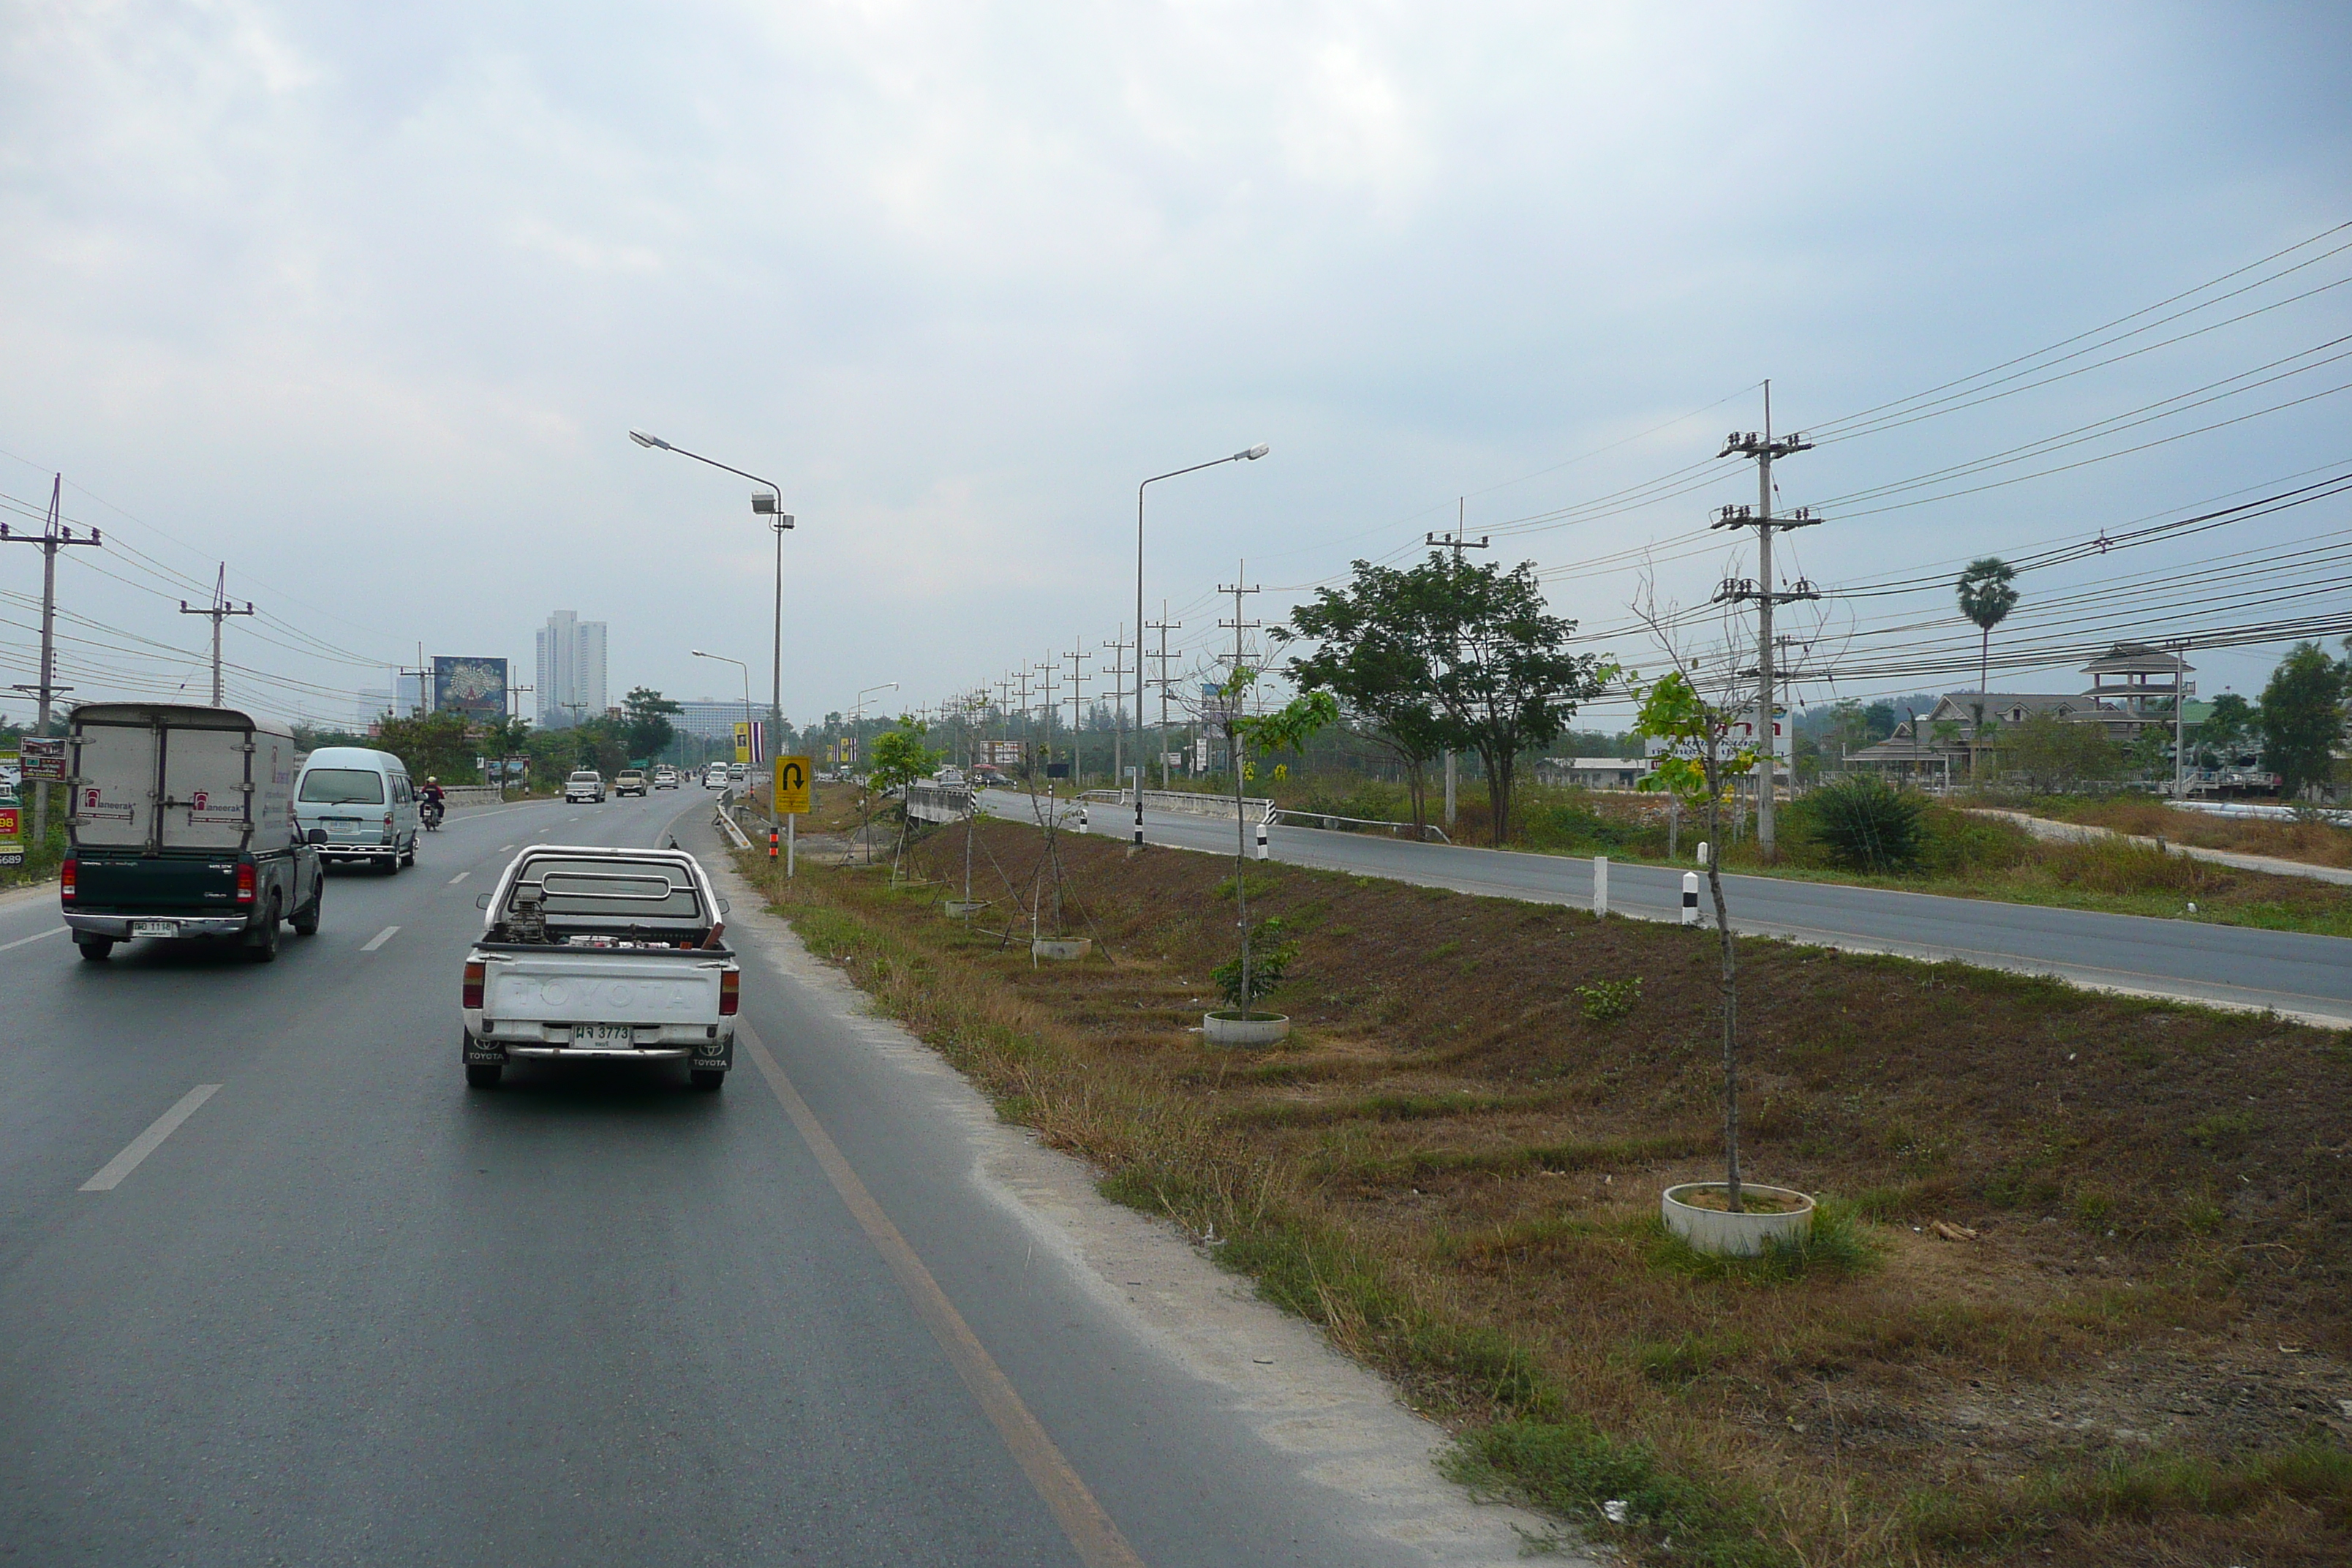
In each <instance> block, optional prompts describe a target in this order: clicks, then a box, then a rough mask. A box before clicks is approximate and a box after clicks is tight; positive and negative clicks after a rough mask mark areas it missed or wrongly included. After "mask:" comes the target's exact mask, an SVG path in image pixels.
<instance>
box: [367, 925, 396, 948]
mask: <svg viewBox="0 0 2352 1568" xmlns="http://www.w3.org/2000/svg"><path fill="white" fill-rule="evenodd" d="M399 929H400V928H399V927H398V926H386V927H384V928H383V930H382V931H378V932H376V933H375V935H373V936H372V937H370V938H368V940H367V944H366V945H365V946H364V947H362V948H361V949H360V951H361V952H374V951H375V950H376V949H377V948H379V947H382V946H383V944H384V943H385V942H390V941H391V940H392V933H393V932H394V931H398V930H399Z"/></svg>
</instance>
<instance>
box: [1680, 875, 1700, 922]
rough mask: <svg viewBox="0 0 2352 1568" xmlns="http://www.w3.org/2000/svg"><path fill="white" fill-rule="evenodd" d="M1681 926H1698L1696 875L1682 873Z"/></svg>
mask: <svg viewBox="0 0 2352 1568" xmlns="http://www.w3.org/2000/svg"><path fill="white" fill-rule="evenodd" d="M1683 924H1685V925H1686V926H1695V925H1696V924H1698V873H1697V872H1696V871H1685V872H1684V873H1683Z"/></svg>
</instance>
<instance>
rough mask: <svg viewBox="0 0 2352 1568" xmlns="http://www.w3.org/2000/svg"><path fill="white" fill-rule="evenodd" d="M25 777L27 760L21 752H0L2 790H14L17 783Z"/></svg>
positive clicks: (0, 784)
mask: <svg viewBox="0 0 2352 1568" xmlns="http://www.w3.org/2000/svg"><path fill="white" fill-rule="evenodd" d="M24 776H25V758H24V754H23V753H22V752H0V790H12V791H13V790H14V789H15V788H16V781H17V780H18V779H21V778H23V777H24Z"/></svg>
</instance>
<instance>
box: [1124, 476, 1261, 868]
mask: <svg viewBox="0 0 2352 1568" xmlns="http://www.w3.org/2000/svg"><path fill="white" fill-rule="evenodd" d="M1266 451H1267V448H1266V447H1265V444H1264V443H1260V444H1259V445H1257V446H1255V447H1251V448H1249V450H1247V451H1245V452H1235V453H1234V455H1233V456H1232V457H1230V458H1211V459H1209V461H1207V462H1205V463H1195V464H1193V465H1192V467H1191V468H1171V469H1169V470H1168V472H1166V473H1164V474H1154V475H1152V476H1151V477H1150V479H1146V480H1144V481H1143V484H1139V485H1138V486H1136V487H1135V626H1136V633H1135V645H1136V658H1135V733H1136V739H1137V740H1138V741H1141V739H1142V737H1143V490H1144V486H1145V485H1156V484H1158V483H1159V482H1160V480H1162V479H1175V478H1176V477H1177V476H1178V475H1180V474H1197V473H1199V472H1200V471H1201V470H1202V468H1215V467H1216V466H1217V465H1218V464H1220V463H1255V462H1256V461H1257V460H1258V459H1259V458H1263V457H1265V454H1266ZM1153 738H1154V740H1155V741H1156V742H1158V743H1159V746H1160V750H1161V751H1162V752H1165V751H1166V750H1167V749H1168V731H1167V729H1166V727H1165V726H1162V727H1161V728H1160V729H1159V730H1157V731H1154V732H1153ZM1135 847H1136V848H1138V849H1140V848H1142V847H1143V768H1142V766H1141V764H1140V763H1138V765H1137V767H1136V770H1135Z"/></svg>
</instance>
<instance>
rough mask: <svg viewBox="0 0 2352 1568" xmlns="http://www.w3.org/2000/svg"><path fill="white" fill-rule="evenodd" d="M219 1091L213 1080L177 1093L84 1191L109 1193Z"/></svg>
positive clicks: (100, 1169)
mask: <svg viewBox="0 0 2352 1568" xmlns="http://www.w3.org/2000/svg"><path fill="white" fill-rule="evenodd" d="M219 1092H220V1085H218V1084H216V1083H200V1084H198V1085H196V1087H195V1088H194V1089H190V1090H188V1092H187V1093H185V1094H184V1095H182V1096H180V1102H179V1103H178V1104H177V1105H174V1106H173V1107H172V1109H171V1110H167V1111H165V1112H163V1115H161V1116H159V1117H157V1118H155V1120H154V1121H152V1122H150V1123H149V1124H148V1127H147V1131H144V1132H142V1133H141V1134H139V1136H138V1137H136V1138H133V1139H132V1140H131V1142H130V1144H129V1145H128V1146H127V1147H126V1148H124V1150H123V1151H122V1152H121V1153H120V1154H117V1155H116V1156H115V1157H114V1158H113V1159H111V1160H109V1161H108V1162H107V1163H105V1164H103V1165H101V1166H100V1167H99V1171H98V1174H96V1175H95V1176H92V1177H91V1178H90V1179H89V1181H87V1182H84V1183H83V1184H81V1190H82V1191H83V1192H86V1193H110V1192H112V1191H113V1190H114V1189H115V1187H116V1186H117V1185H119V1184H121V1181H122V1178H123V1177H125V1176H127V1175H129V1174H130V1173H131V1172H133V1171H135V1170H137V1169H138V1168H139V1163H140V1162H141V1161H142V1160H144V1159H145V1158H147V1156H148V1155H150V1154H152V1153H153V1152H155V1151H156V1150H158V1149H160V1148H162V1147H163V1140H164V1139H166V1138H169V1137H170V1136H171V1135H172V1133H173V1131H174V1130H175V1129H177V1128H178V1127H179V1125H180V1123H181V1122H183V1121H186V1120H187V1119H188V1118H189V1117H191V1116H194V1114H195V1113H196V1110H197V1108H198V1107H200V1106H202V1105H203V1104H204V1102H205V1100H210V1099H211V1098H212V1097H213V1096H214V1095H215V1094H217V1093H219Z"/></svg>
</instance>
